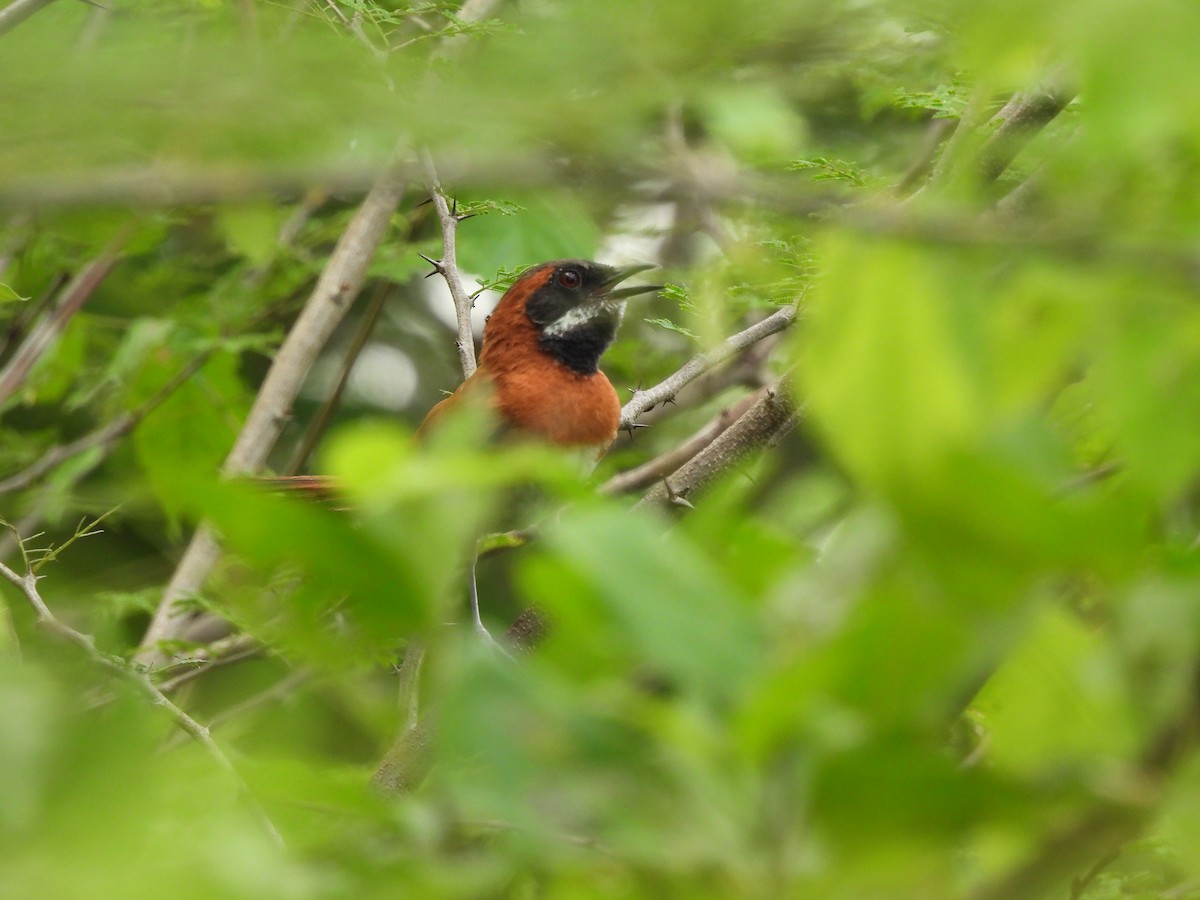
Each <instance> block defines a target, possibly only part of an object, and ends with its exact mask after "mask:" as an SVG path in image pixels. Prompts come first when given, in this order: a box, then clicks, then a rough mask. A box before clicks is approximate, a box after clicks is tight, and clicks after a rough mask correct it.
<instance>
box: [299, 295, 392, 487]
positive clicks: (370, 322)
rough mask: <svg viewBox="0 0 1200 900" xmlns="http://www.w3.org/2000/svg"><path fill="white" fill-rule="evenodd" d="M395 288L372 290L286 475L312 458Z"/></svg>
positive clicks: (301, 467) (300, 467) (302, 466)
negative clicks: (356, 327) (326, 394)
mask: <svg viewBox="0 0 1200 900" xmlns="http://www.w3.org/2000/svg"><path fill="white" fill-rule="evenodd" d="M394 287H395V285H394V284H393V283H392V282H390V281H381V282H380V283H379V285H378V286H377V287H376V288H375V293H374V294H373V295H372V296H371V302H370V304H369V305H368V306H367V311H366V312H365V313H364V314H363V317H362V321H361V322H359V324H358V330H357V331H356V332H355V334H354V338H353V339H352V340H351V341H350V346H349V347H348V348H346V353H345V355H344V356H343V357H342V365H341V368H340V369H339V370H338V376H337V381H336V382H334V385H333V390H332V391H330V393H329V396H328V397H326V398H325V399H324V400H323V401H322V403H321V408H320V409H319V410H317V414H316V415H315V416H314V417H313V420H312V422H311V423H309V426H308V430H307V431H306V432H305V434H304V440H303V441H301V443H300V447H299V448H298V449H297V450H296V453H295V455H294V456H293V457H292V461H291V462H290V463H289V464H288V466H287V469H286V474H288V475H295V474H296V473H297V472H299V471H300V470H301V469H303V468H304V466H305V464H306V463H307V462H308V458H309V457H310V456H312V452H313V450H314V449H316V446H317V442H318V441H320V440H321V435H322V434H324V433H325V429H326V428H327V427H328V426H329V422H330V420H331V419H332V418H333V412H334V410H335V409H337V407H338V404H339V403H340V402H341V400H342V394H343V393H345V390H346V385H347V384H348V383H349V381H350V373H351V372H353V371H354V364H355V363H356V362H357V361H358V357H359V355H360V354H361V353H362V351H363V348H364V347H366V346H367V341H368V340H370V337H371V332H372V331H374V330H375V323H376V322H378V321H379V314H380V313H381V312H383V307H384V304H386V303H387V299H388V297H389V296H391V293H392V290H393V288H394Z"/></svg>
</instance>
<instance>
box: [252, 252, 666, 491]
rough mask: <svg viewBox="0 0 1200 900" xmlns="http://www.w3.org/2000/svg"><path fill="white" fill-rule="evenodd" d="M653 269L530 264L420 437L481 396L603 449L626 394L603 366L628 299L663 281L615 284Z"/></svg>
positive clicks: (533, 433) (554, 433)
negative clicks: (466, 372) (468, 371)
mask: <svg viewBox="0 0 1200 900" xmlns="http://www.w3.org/2000/svg"><path fill="white" fill-rule="evenodd" d="M647 268H651V267H650V266H631V267H629V268H625V269H614V268H612V267H610V266H604V265H600V264H599V263H594V262H588V261H586V260H577V259H566V260H555V261H552V262H547V263H542V264H541V265H539V266H534V267H533V268H532V269H529V270H528V271H526V272H525V273H524V274H523V275H522V276H521V277H520V278H518V279H517V280H516V282H514V283H513V286H512V287H510V288H509V289H508V290H507V291H506V292H505V294H504V296H503V297H501V298H500V302H499V303H498V304H497V306H496V309H495V311H494V312H493V313H492V315H491V317H490V318H489V319H488V323H487V326H486V327H485V328H484V332H483V348H482V350H481V351H480V354H479V367H478V368H477V369H476V370H475V372H474V373H473V374H472V375H471V377H469V378H468V379H467V380H466V381H464V382H463V383H462V384H461V385H459V387H458V390H456V391H455V392H454V393H453V394H451V395H450V396H449V397H447V398H446V399H444V400H442V401H441V402H440V403H438V404H436V405H435V406H434V407H433V408H432V409H431V410H430V411H429V413H428V414H427V415H426V416H425V419H424V421H423V422H422V423H421V426H420V428H418V429H417V438H418V440H420V439H422V438H424V437H427V436H428V434H429V432H431V431H432V430H434V429H436V428H437V427H438V425H439V423H441V422H442V421H443V420H444V418H445V417H446V416H447V415H452V414H453V411H454V409H455V408H456V407H457V406H459V405H460V404H462V403H465V402H470V401H472V400H478V401H481V402H486V403H487V404H489V406H490V408H491V409H492V411H493V412H494V413H495V415H496V418H497V419H498V420H499V425H500V426H501V428H502V430H503V431H505V432H513V433H516V434H518V435H523V436H525V437H530V438H533V439H535V440H541V441H545V442H546V443H549V444H554V445H557V446H561V447H583V448H594V449H595V450H596V451H597V453H600V452H603V451H604V450H605V449H606V448H607V447H608V445H609V444H611V443H612V441H613V438H615V437H616V435H617V425H618V423H619V421H620V416H621V403H620V400H619V399H618V397H617V392H616V390H615V389H614V388H613V386H612V383H611V382H610V381H609V380H608V377H607V376H606V375H605V374H604V373H603V372H601V371H600V369H599V368H598V363H599V360H600V356H601V354H602V353H603V352H604V350H605V349H607V347H608V345H609V344H610V343H611V342H612V340H613V337H614V336H615V334H616V329H617V325H618V324H619V322H620V318H621V310H622V306H623V302H624V299H625V298H626V297H629V296H633V295H634V294H640V293H645V292H647V291H654V290H658V286H657V285H644V286H638V287H630V288H621V289H619V290H618V289H616V285H617V284H619V283H620V282H621V281H623V280H624V279H625V278H628V277H629V276H630V275H633V274H635V273H637V272H641V271H644V270H645V269H647ZM269 482H270V483H271V484H272V485H273V486H275V487H277V488H283V489H290V490H298V491H302V492H305V493H310V494H326V495H332V494H335V493H336V490H335V489H334V487H333V486H332V485H330V484H329V482H328V480H327V479H325V478H322V477H321V476H299V477H294V478H278V479H269Z"/></svg>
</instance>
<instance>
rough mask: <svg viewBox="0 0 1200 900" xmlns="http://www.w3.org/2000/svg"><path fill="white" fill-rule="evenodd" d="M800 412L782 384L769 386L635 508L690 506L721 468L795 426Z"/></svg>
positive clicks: (722, 469)
mask: <svg viewBox="0 0 1200 900" xmlns="http://www.w3.org/2000/svg"><path fill="white" fill-rule="evenodd" d="M799 421H800V414H799V413H798V412H797V410H796V408H795V406H794V405H793V403H792V401H791V398H790V396H789V392H788V391H787V390H786V389H785V388H783V386H782V385H777V386H776V387H774V388H769V389H768V390H767V391H766V392H765V393H764V394H763V396H762V397H761V398H760V399H759V400H758V401H757V402H756V403H755V404H754V405H753V406H752V407H750V409H749V410H747V412H746V413H745V415H743V416H742V417H741V418H739V419H738V420H737V421H736V422H734V423H733V424H732V425H730V426H729V427H728V428H727V429H725V430H724V431H723V432H722V433H721V434H720V435H719V436H718V437H717V438H716V439H715V440H713V442H712V443H710V444H709V445H708V446H707V447H705V448H704V449H703V450H701V451H700V452H699V453H697V454H696V455H695V456H694V457H693V458H692V459H691V460H690V461H688V462H687V463H686V464H685V465H683V466H682V467H681V468H679V469H678V470H677V471H676V472H675V473H674V474H672V475H671V476H670V477H669V478H664V479H663V480H662V481H660V482H659V483H658V484H657V485H656V486H655V487H654V488H653V489H651V490H650V491H649V493H647V494H646V496H644V497H643V498H642V499H641V500H639V501H638V502H637V503H636V504H634V509H643V508H646V507H651V506H666V507H669V506H671V505H676V506H691V499H690V498H692V497H694V496H695V495H696V494H697V493H699V492H700V491H701V490H703V489H704V488H705V487H707V486H708V484H709V483H710V482H712V480H713V479H714V478H716V477H717V476H718V475H720V474H721V473H722V472H725V471H726V470H728V469H729V468H731V467H732V466H734V465H736V464H737V463H738V462H739V461H740V460H742V459H743V458H745V456H746V455H747V454H749V453H751V452H752V451H754V450H759V449H761V448H764V447H770V446H772V445H773V444H775V443H776V442H777V441H778V440H779V439H780V438H781V437H783V436H784V435H785V434H787V433H788V432H789V431H791V430H792V429H793V428H795V427H796V424H797V423H798V422H799Z"/></svg>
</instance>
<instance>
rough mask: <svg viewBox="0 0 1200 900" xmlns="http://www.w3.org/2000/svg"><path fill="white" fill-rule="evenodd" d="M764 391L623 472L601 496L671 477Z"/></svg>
mask: <svg viewBox="0 0 1200 900" xmlns="http://www.w3.org/2000/svg"><path fill="white" fill-rule="evenodd" d="M764 391H765V388H764V389H763V390H759V391H755V392H753V393H750V394H747V395H746V396H745V397H743V398H742V399H741V400H739V401H738V402H737V403H736V404H734V405H733V406H727V407H726V408H725V409H723V410H721V411H720V413H718V414H717V416H716V417H715V418H713V419H712V420H711V421H709V422H707V423H706V424H705V425H704V427H703V428H701V429H700V430H699V431H697V432H696V433H695V434H693V435H692V436H691V437H690V438H688V439H687V440H685V441H684V442H683V443H682V444H679V445H678V446H677V447H674V448H672V449H671V450H668V451H667V452H666V453H663V454H661V455H659V456H656V457H655V458H654V459H651V460H649V461H648V462H645V463H642V465H640V466H637V467H635V468H633V469H629V470H628V471H625V472H620V473H618V474H616V475H614V476H613V477H612V478H610V479H608V481H606V482H604V484H602V485H601V486H600V489H599V490H600V493H602V494H607V495H610V496H613V495H616V494H625V493H629V492H630V491H637V490H641V489H642V488H646V487H649V486H650V485H652V484H654V483H655V482H656V481H658V480H659V479H661V478H665V477H666V476H668V475H670V474H671V473H672V472H674V471H675V470H676V469H678V468H679V467H680V466H682V465H683V464H684V463H686V462H688V461H689V460H691V459H692V458H693V457H695V456H696V454H698V453H699V452H700V451H701V450H703V449H704V448H705V447H707V446H708V445H709V444H711V443H712V442H713V441H715V440H716V439H717V438H718V437H720V436H721V435H722V434H723V433H724V432H725V430H726V429H727V428H729V426H730V425H732V424H733V423H734V422H736V421H737V420H738V419H740V418H741V417H742V416H743V415H745V413H746V412H747V411H748V410H749V409H750V407H751V406H753V405H754V404H755V402H757V401H758V400H759V399H760V398H761V397H762V395H763V392H764Z"/></svg>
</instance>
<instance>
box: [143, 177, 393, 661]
mask: <svg viewBox="0 0 1200 900" xmlns="http://www.w3.org/2000/svg"><path fill="white" fill-rule="evenodd" d="M403 194H404V185H403V183H402V182H401V181H400V180H399V179H398V178H397V177H396V175H395V172H393V171H392V170H391V169H389V170H388V171H386V172H385V173H384V174H383V175H382V176H381V177H380V178H379V180H378V181H377V182H376V184H375V187H373V188H372V189H371V192H370V193H369V194H368V195H367V197H366V199H364V200H363V202H362V205H361V206H360V207H359V209H358V212H357V213H355V215H354V218H353V219H351V221H350V224H349V225H348V226H347V227H346V230H345V231H344V232H343V233H342V236H341V237H340V238H339V239H338V243H337V246H336V247H335V248H334V251H333V254H332V255H331V256H330V258H329V262H328V263H327V264H326V266H325V269H324V271H323V272H322V273H321V277H320V278H319V279H318V280H317V285H316V287H315V288H314V289H313V293H312V295H311V297H309V300H308V302H307V303H306V304H305V307H304V310H303V311H302V312H301V313H300V317H299V318H298V319H297V320H296V324H295V325H294V326H293V327H292V329H291V331H290V332H288V336H287V338H286V339H285V340H284V342H283V346H282V347H280V348H279V352H278V353H277V354H276V355H275V361H274V362H273V363H272V365H271V368H270V370H269V371H268V372H267V377H266V379H265V380H264V381H263V384H262V387H261V388H259V392H258V396H257V397H256V398H255V400H254V406H253V407H252V408H251V410H250V414H249V416H247V418H246V423H245V425H244V426H243V427H242V431H241V433H240V434H239V435H238V439H237V442H236V443H235V444H234V446H233V450H232V451H231V452H230V454H229V456H228V458H226V460H225V465H224V467H223V470H222V471H223V473H224V474H225V475H242V474H252V473H254V472H257V471H258V470H259V469H261V468H262V466H263V465H264V464H265V462H266V460H267V455H268V454H269V453H270V451H271V448H272V447H274V446H275V442H276V441H277V440H278V438H279V435H280V433H281V432H282V431H283V428H284V425H285V424H286V423H287V421H288V419H289V417H290V413H291V406H292V402H293V400H294V399H295V397H296V394H297V393H298V392H299V390H300V386H301V385H302V384H303V382H304V378H305V376H306V375H307V374H308V370H309V369H310V368H311V366H312V364H313V362H314V361H315V360H316V358H317V356H318V355H319V354H320V352H321V350H322V349H323V348H324V346H325V344H326V342H327V341H328V340H329V337H330V335H332V334H333V332H334V330H335V329H336V328H337V326H338V324H339V323H340V322H341V321H342V318H343V317H344V316H345V314H346V312H347V310H348V309H349V308H350V301H351V300H353V298H354V297H355V295H357V294H358V292H359V290H360V289H361V288H362V284H363V281H364V279H365V278H366V272H367V266H368V265H369V263H370V261H371V257H372V256H373V255H374V254H375V251H376V250H377V249H378V247H379V245H380V243H382V241H383V238H384V236H385V235H386V233H387V229H388V225H389V223H390V222H391V217H392V214H393V213H394V212H395V210H396V207H397V206H398V205H399V203H400V198H401V197H402V196H403ZM218 556H219V550H218V547H217V542H216V538H215V536H214V535H213V533H212V530H211V529H210V528H209V527H208V526H207V525H205V524H201V525H200V527H199V528H197V529H196V533H195V534H194V535H193V537H192V541H191V543H190V544H189V545H188V548H187V551H186V552H185V553H184V555H183V558H182V559H181V560H180V563H179V566H178V567H177V568H176V569H175V573H174V574H173V575H172V577H171V580H170V582H169V583H168V585H167V588H166V591H165V592H164V594H163V599H162V602H161V603H160V604H159V607H158V609H157V610H156V611H155V614H154V617H153V619H152V620H151V623H150V627H149V628H148V629H147V630H146V634H145V635H144V636H143V638H142V645H141V646H142V654H141V658H142V661H143V662H162V661H165V657H164V656H163V654H161V653H160V652H159V651H158V650H157V649H156V645H157V644H158V642H159V641H162V640H167V639H170V638H172V637H176V636H177V635H178V634H179V633H180V632H181V631H182V629H183V627H185V626H186V624H187V620H188V618H189V617H188V616H187V615H186V613H187V609H186V608H185V607H186V600H187V598H189V597H191V596H193V595H194V594H196V593H198V592H199V590H200V588H201V586H202V585H203V583H204V580H205V578H207V576H208V573H209V571H210V570H211V569H212V567H213V565H214V564H215V563H216V561H217V558H218Z"/></svg>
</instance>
